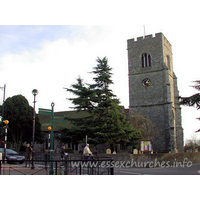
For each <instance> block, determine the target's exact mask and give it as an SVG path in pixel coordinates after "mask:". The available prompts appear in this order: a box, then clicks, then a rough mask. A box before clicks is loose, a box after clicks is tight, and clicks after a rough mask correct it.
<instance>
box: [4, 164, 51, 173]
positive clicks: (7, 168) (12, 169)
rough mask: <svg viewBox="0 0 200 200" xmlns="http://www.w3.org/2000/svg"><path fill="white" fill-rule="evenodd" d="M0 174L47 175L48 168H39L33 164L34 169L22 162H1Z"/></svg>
mask: <svg viewBox="0 0 200 200" xmlns="http://www.w3.org/2000/svg"><path fill="white" fill-rule="evenodd" d="M1 167H2V169H1V174H2V175H48V174H49V172H48V170H45V169H44V168H39V167H37V166H35V168H34V169H31V167H25V166H24V164H23V165H20V164H18V165H17V164H2V165H1Z"/></svg>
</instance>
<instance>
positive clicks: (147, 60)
mask: <svg viewBox="0 0 200 200" xmlns="http://www.w3.org/2000/svg"><path fill="white" fill-rule="evenodd" d="M141 59H142V68H144V67H151V56H150V54H148V53H143V54H142V58H141Z"/></svg>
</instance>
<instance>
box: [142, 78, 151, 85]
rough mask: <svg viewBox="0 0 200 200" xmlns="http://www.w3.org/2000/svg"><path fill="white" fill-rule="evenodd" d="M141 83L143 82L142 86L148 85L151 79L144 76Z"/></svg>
mask: <svg viewBox="0 0 200 200" xmlns="http://www.w3.org/2000/svg"><path fill="white" fill-rule="evenodd" d="M142 84H143V86H144V87H149V86H150V85H151V80H150V79H149V78H145V79H144V80H143V81H142Z"/></svg>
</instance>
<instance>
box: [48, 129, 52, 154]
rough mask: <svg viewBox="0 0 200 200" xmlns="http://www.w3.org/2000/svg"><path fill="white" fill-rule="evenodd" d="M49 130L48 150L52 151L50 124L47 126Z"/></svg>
mask: <svg viewBox="0 0 200 200" xmlns="http://www.w3.org/2000/svg"><path fill="white" fill-rule="evenodd" d="M47 129H48V130H49V134H48V151H49V152H50V143H51V141H50V139H51V135H50V134H51V126H48V128H47Z"/></svg>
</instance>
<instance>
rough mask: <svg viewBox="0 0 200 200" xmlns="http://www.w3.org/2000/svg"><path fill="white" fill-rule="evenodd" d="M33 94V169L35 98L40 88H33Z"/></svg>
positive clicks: (32, 167)
mask: <svg viewBox="0 0 200 200" xmlns="http://www.w3.org/2000/svg"><path fill="white" fill-rule="evenodd" d="M32 94H33V96H34V101H33V141H32V142H33V144H32V148H33V149H32V166H31V169H34V168H35V167H34V162H33V159H34V142H35V141H34V140H35V103H36V101H35V98H36V95H37V94H38V90H37V89H33V91H32Z"/></svg>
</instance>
